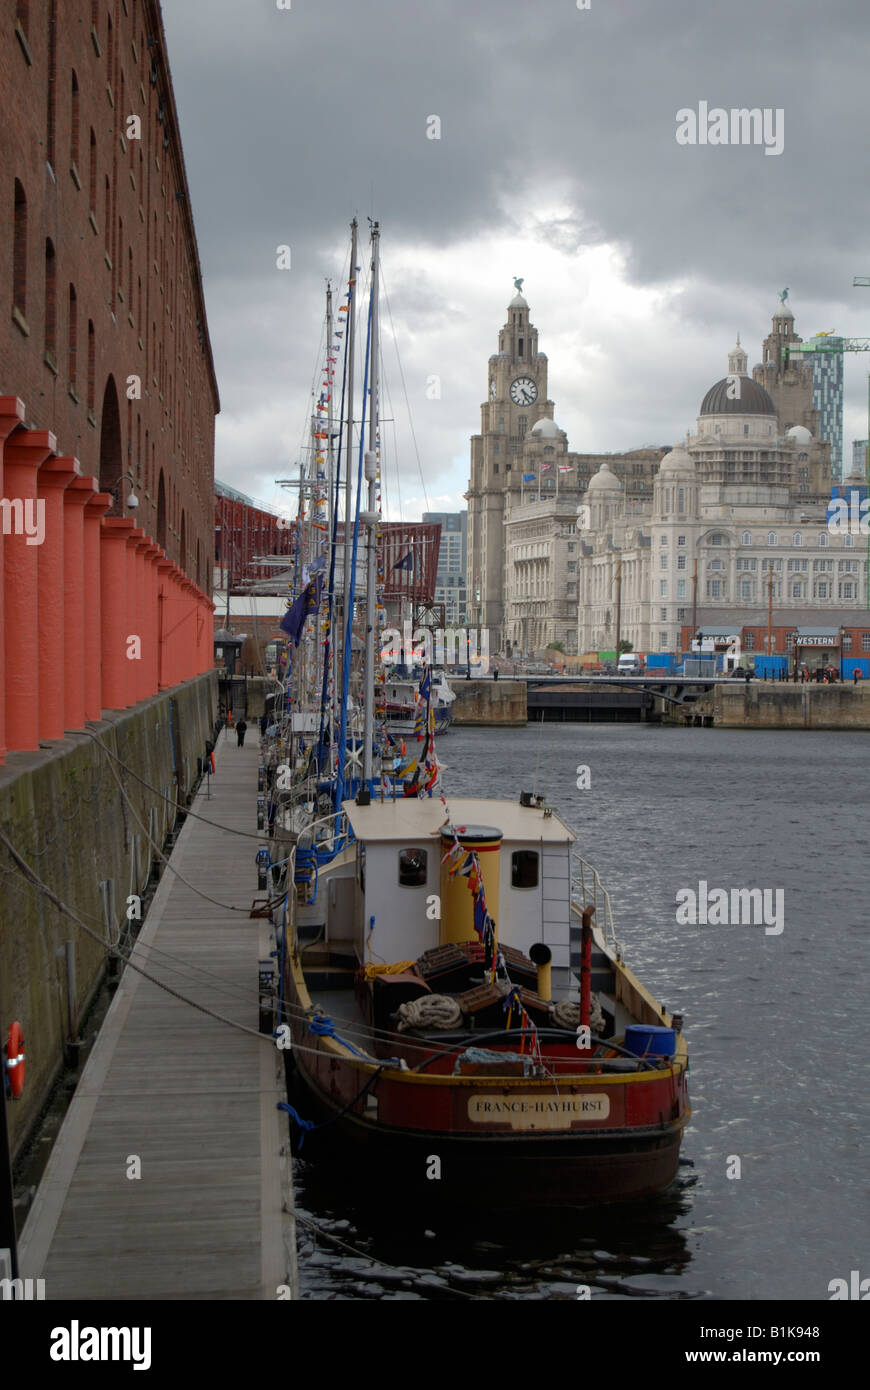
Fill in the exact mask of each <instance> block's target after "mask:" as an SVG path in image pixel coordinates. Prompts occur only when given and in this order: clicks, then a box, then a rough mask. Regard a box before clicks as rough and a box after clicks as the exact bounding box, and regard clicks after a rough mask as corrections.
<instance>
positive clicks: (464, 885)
mask: <svg viewBox="0 0 870 1390" xmlns="http://www.w3.org/2000/svg"><path fill="white" fill-rule="evenodd" d="M378 248H379V237H378V228H377V224H374V225H373V232H372V303H371V309H370V314H369V325H370V328H369V338H370V352H369V357H368V363H369V366H368V369H367V371H368V373H370V378H371V392H370V396H371V401H372V409H371V412H370V418H369V448H368V450H367V451H366V455H365V477H366V481H367V484H368V488H367V499H366V505H365V507H363V506H362V496H361V491H362V490H361V488H360V489H358V494H357V507H356V518H355V522H354V555H356V546H357V540H358V537H359V534H360V531H361V529H364V530H365V531H366V533H367V535H368V545H367V552H366V577H367V582H366V615H365V664H364V672H363V682H362V683H363V729H362V747H361V750H360V754H361V766H360V767H358V768H357V769H356V770H355V771H354V772H353V773H352V774H349V773H348V771H347V759H346V756H345V754H346V743H347V727H346V700H347V696H348V690H349V686H348V680H347V672H348V669H349V662H348V661H347V660H346V661H345V679H344V696H345V700H344V704H343V705H342V709H341V712H340V714H339V719H338V729H339V732H338V756H337V760H336V762H335V764H334V777H333V778H332V781H331V782H330V783H329V787H330V796H329V798H327V805H328V809H326V811H325V814H322V815H315V816H313V817H312V818H310V819H309V821H308V823H307V824H306V825H304V827H303V828H301V829H300V830H299V831H298V834H297V837H296V841H295V844H293V845H292V846H291V847H290V848H289V850H288V856H287V891H286V897H285V900H284V914H283V921H282V930H281V935H280V957H281V978H282V997H281V1022H284V1021H285V1020H286V1022H288V1023H289V1025H290V1030H291V1036H292V1048H291V1051H290V1054H289V1056H290V1059H291V1060H292V1064H293V1067H294V1073H295V1078H296V1081H297V1082H298V1083H299V1084H298V1087H297V1089H298V1090H299V1091H301V1095H302V1099H300V1100H298V1101H297V1105H296V1106H291V1107H289V1109H290V1112H291V1117H292V1119H293V1122H294V1125H296V1126H297V1143H298V1145H299V1146H300V1147H303V1148H304V1156H305V1157H309V1156H311V1155H314V1156H315V1157H316V1154H317V1147H316V1146H317V1145H318V1143H321V1144H322V1142H323V1140H324V1138H325V1137H326V1135H328V1134H332V1135H337V1136H338V1137H339V1138H340V1140H341V1152H342V1155H343V1157H344V1160H345V1163H344V1173H345V1177H346V1179H347V1180H350V1178H351V1177H352V1176H353V1175H354V1174H356V1175H361V1174H363V1173H364V1174H365V1175H366V1177H368V1175H370V1174H371V1173H372V1171H373V1169H372V1167H371V1165H370V1163H366V1164H365V1165H362V1164H359V1163H356V1162H347V1147H348V1145H351V1146H353V1147H355V1148H357V1149H358V1150H359V1152H360V1153H361V1154H363V1155H368V1156H369V1157H370V1160H371V1163H375V1164H377V1165H378V1166H379V1168H380V1170H381V1171H386V1172H388V1173H389V1175H390V1181H391V1182H395V1183H396V1185H399V1183H400V1182H401V1180H402V1179H403V1178H404V1179H405V1180H406V1181H408V1182H410V1183H411V1184H412V1185H413V1184H415V1183H416V1184H417V1185H418V1186H419V1187H420V1189H421V1190H422V1191H425V1192H427V1193H428V1194H430V1195H432V1194H434V1193H435V1192H436V1191H437V1193H438V1194H439V1195H440V1196H441V1197H448V1198H449V1200H450V1201H452V1202H457V1201H462V1202H466V1201H471V1202H478V1201H485V1202H487V1203H490V1204H493V1203H495V1204H499V1205H503V1204H506V1205H510V1206H517V1205H521V1204H525V1203H532V1204H535V1203H551V1202H552V1200H553V1197H554V1195H555V1194H556V1193H558V1195H559V1199H560V1200H561V1201H564V1202H590V1201H611V1200H617V1199H626V1198H634V1197H642V1196H645V1195H647V1194H651V1193H654V1192H658V1191H660V1190H662V1189H664V1188H665V1187H667V1186H668V1185H669V1184H670V1183H671V1182H672V1181H673V1179H674V1177H675V1175H676V1172H677V1165H678V1161H679V1150H680V1143H681V1139H682V1134H683V1130H684V1128H685V1126H686V1124H687V1122H688V1119H689V1115H690V1108H689V1100H688V1090H687V1071H688V1054H687V1049H686V1043H685V1039H684V1037H683V1033H682V1019H681V1017H680V1016H679V1015H676V1014H671V1013H668V1012H667V1011H666V1010H665V1008H664V1007H663V1005H662V1004H660V1003H659V1002H658V1001H656V1000H655V999H654V998H653V997H652V995H650V994H649V992H648V991H647V990H646V989H645V988H644V987H643V985H642V984H641V982H640V981H639V980H638V979H637V978H636V977H635V976H634V975H633V974H632V972H631V971H630V969H629V968H628V966H627V965H626V964H625V961H624V959H623V953H622V950H621V947H620V946H619V944H618V942H617V940H616V936H615V932H614V927H613V919H612V912H611V905H610V899H609V897H608V894H607V893H606V891H605V890H604V888H603V885H602V884H601V882H600V880H599V877H598V875H597V873H596V872H595V870H594V869H592V867H591V866H590V865H589V864H588V863H587V862H586V860H585V859H584V858H582V856H581V855H580V854H579V852H578V848H577V841H576V836H575V834H574V833H573V831H572V830H571V829H570V828H569V826H568V825H567V824H566V823H565V822H564V821H563V820H562V819H561V818H560V817H559V816H558V814H557V813H556V811H555V810H554V809H553V807H551V806H550V805H549V803H548V801H547V799H546V797H545V796H539V795H535V794H531V793H526V792H523V793H522V794H521V795H520V796H519V799H518V800H516V801H506V800H499V799H494V798H483V797H471V798H459V799H453V798H450V799H449V800H448V797H447V795H446V793H445V791H444V790H443V789H442V788H441V786H440V769H439V765H438V760H437V757H436V755H435V751H434V732H433V729H434V719H433V712H432V699H431V696H432V680H431V673H426V674H424V677H423V680H422V681H421V684H420V688H419V696H420V701H421V702H423V701H425V707H426V716H425V719H426V731H425V732H426V737H425V743H424V747H423V749H422V750H421V752H420V753H419V754H418V755H417V759H416V764H417V766H416V769H415V774H414V776H413V777H411V778H410V779H409V778H408V776H407V773H408V764H407V763H406V762H405V761H404V760H403V759H402V758H401V756H399V758H398V759H397V757H396V753H395V747H394V741H391V740H389V738H385V737H384V735H383V733H382V732H380V731H376V729H375V722H374V712H375V659H374V658H375V628H376V623H375V613H376V593H377V590H376V580H377V545H376V529H377V522H378V513H377V509H376V492H375V487H376V480H377V475H378V457H377V454H378V450H377V409H376V402H377V389H378V387H377V370H376V365H374V364H377V362H378V353H377V341H378V327H377V292H378ZM346 517H347V523H348V526H349V519H350V508H348V510H347V512H346ZM349 534H350V533H349V530H348V537H349ZM351 580H352V573H351ZM344 612H345V622H346V628H345V654H346V656H347V655H348V654H349V649H350V634H351V631H352V616H353V613H352V602H351V604H350V605H348V604H347V603H346V604H345V610H344ZM376 734H377V736H376ZM397 763H398V766H397ZM421 771H422V775H421ZM376 773H377V775H375V774H376ZM303 1112H304V1113H303ZM321 1128H323V1129H325V1131H326V1133H325V1134H324V1135H322V1136H321V1135H319V1134H318V1133H317V1131H318V1130H320V1129H321ZM433 1163H434V1164H436V1165H437V1173H433ZM433 1176H437V1178H438V1179H439V1181H438V1182H437V1183H433V1182H432V1181H431V1179H432V1177H433Z"/></svg>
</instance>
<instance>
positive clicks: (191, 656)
mask: <svg viewBox="0 0 870 1390" xmlns="http://www.w3.org/2000/svg"><path fill="white" fill-rule="evenodd" d="M181 600H182V604H183V605H184V621H183V623H182V625H181V626H182V631H183V633H184V642H183V651H184V680H186V681H189V680H190V679H191V678H192V677H193V676H195V675H196V585H195V584H194V582H193V580H192V579H188V578H186V577H183V578H182V581H181Z"/></svg>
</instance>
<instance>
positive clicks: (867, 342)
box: [785, 275, 870, 609]
mask: <svg viewBox="0 0 870 1390" xmlns="http://www.w3.org/2000/svg"><path fill="white" fill-rule="evenodd" d="M852 284H853V285H856V286H864V287H866V288H868V289H870V276H859V275H856V276H855V277H854V278H853V280H852ZM831 336H832V335H831V334H830V333H819V334H818V335H817V336H816V338H815V340H813V341H811V342H809V343H790V344H788V345H787V346H786V348H785V365H786V366H788V359H789V357H792V356H796V355H797V354H799V353H815V352H820V353H821V352H830V353H835V352H870V338H834V341H833V342H830V343H829V342H827V341H825V342H819V339H820V338H824V339H827V338H829V337H831ZM867 441H868V444H867V460H866V468H865V471H866V477H867V486H868V488H870V376H868V378H867ZM864 568H865V576H864V597H865V601H866V604H867V607H868V609H870V536H868V537H867V563H866V565H865V567H864Z"/></svg>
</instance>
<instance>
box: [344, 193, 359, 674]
mask: <svg viewBox="0 0 870 1390" xmlns="http://www.w3.org/2000/svg"><path fill="white" fill-rule="evenodd" d="M356 257H357V220H356V218H354V219H353V221H352V222H351V224H350V275H349V277H348V279H349V281H350V288H349V293H348V297H347V306H348V307H347V416H346V419H347V448H346V449H345V453H344V456H345V459H346V460H347V477H346V478H345V480H344V600H343V603H342V613H341V620H342V628H343V627H344V625H345V624H346V623H347V620H348V617H347V615H348V609H349V607H350V564H351V559H350V553H351V552H350V542H351V531H352V530H353V521H352V517H353V471H352V469H351V459H352V458H353V452H354V451H353V368H354V350H355V347H356ZM342 679H345V673H344V671H342Z"/></svg>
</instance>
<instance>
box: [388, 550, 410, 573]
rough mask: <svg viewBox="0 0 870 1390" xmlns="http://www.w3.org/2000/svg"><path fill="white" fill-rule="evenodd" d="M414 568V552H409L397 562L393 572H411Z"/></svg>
mask: <svg viewBox="0 0 870 1390" xmlns="http://www.w3.org/2000/svg"><path fill="white" fill-rule="evenodd" d="M413 568H414V552H413V551H412V550H409V551H408V553H407V555H403V556H402V558H401V560H397V561H396V563H395V564H394V565H393V569H394V570H412V569H413Z"/></svg>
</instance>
